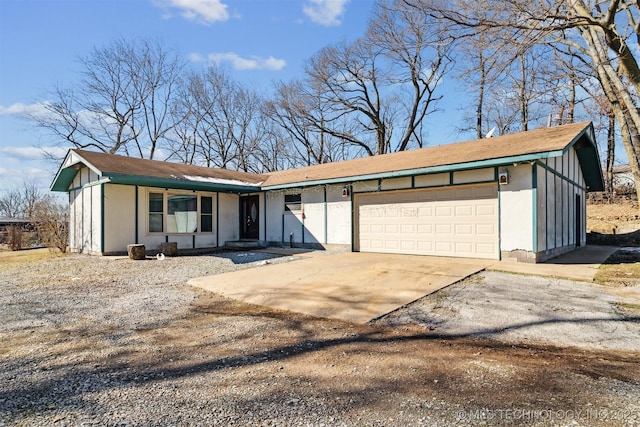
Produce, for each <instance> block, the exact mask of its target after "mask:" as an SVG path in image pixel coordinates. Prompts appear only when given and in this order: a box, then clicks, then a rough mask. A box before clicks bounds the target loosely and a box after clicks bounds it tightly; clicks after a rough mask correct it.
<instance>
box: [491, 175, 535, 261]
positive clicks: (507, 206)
mask: <svg viewBox="0 0 640 427" xmlns="http://www.w3.org/2000/svg"><path fill="white" fill-rule="evenodd" d="M503 170H506V171H507V172H508V173H509V183H508V184H507V185H501V186H500V190H499V195H500V249H501V250H502V251H514V250H524V251H532V250H533V232H534V227H533V190H532V185H531V184H532V178H531V174H532V166H531V165H529V164H523V165H518V166H516V167H513V166H510V167H508V168H500V171H503Z"/></svg>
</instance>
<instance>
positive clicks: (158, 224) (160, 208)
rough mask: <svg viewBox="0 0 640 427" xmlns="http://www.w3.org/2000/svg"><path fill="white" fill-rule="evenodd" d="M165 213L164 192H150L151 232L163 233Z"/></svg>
mask: <svg viewBox="0 0 640 427" xmlns="http://www.w3.org/2000/svg"><path fill="white" fill-rule="evenodd" d="M163 215H164V194H162V193H149V232H150V233H162V231H163V225H162V224H163Z"/></svg>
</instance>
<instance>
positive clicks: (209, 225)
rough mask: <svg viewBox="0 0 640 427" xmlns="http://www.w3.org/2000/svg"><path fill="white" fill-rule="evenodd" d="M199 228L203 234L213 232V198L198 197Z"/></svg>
mask: <svg viewBox="0 0 640 427" xmlns="http://www.w3.org/2000/svg"><path fill="white" fill-rule="evenodd" d="M200 227H201V228H202V232H203V233H210V232H212V231H213V198H212V197H204V196H203V197H200Z"/></svg>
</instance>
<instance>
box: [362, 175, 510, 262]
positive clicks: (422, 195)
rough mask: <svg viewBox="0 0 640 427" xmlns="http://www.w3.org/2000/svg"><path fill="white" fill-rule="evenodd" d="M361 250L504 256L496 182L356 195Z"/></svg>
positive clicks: (495, 257) (462, 255) (478, 256)
mask: <svg viewBox="0 0 640 427" xmlns="http://www.w3.org/2000/svg"><path fill="white" fill-rule="evenodd" d="M354 212H355V216H356V224H355V225H356V227H355V231H356V232H355V239H354V240H355V242H354V244H355V250H359V251H361V252H384V253H396V254H416V255H440V256H454V257H470V258H489V259H498V258H499V256H500V252H499V243H498V240H499V232H498V186H497V185H496V184H495V183H491V184H482V185H460V186H450V187H439V188H431V189H419V190H406V191H388V192H381V193H363V194H356V195H354Z"/></svg>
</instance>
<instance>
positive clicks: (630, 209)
mask: <svg viewBox="0 0 640 427" xmlns="http://www.w3.org/2000/svg"><path fill="white" fill-rule="evenodd" d="M619 229H622V230H624V232H628V231H629V230H631V229H640V210H639V209H638V202H637V201H633V200H627V199H620V200H618V201H616V202H615V203H606V202H598V203H593V202H587V232H591V231H597V232H601V233H612V232H613V231H614V230H616V231H617V230H619Z"/></svg>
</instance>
